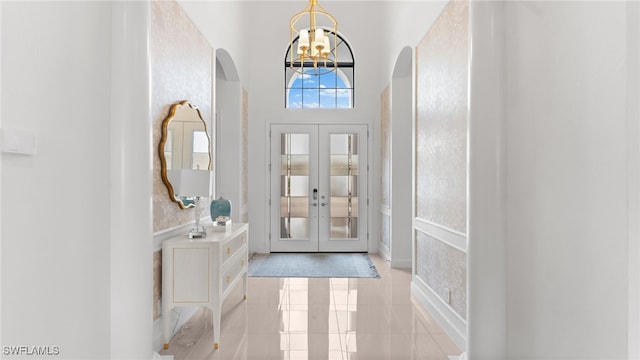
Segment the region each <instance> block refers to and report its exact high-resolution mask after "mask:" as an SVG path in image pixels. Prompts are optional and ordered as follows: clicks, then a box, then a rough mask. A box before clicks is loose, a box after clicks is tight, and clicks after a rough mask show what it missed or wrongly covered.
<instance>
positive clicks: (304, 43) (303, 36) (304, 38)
mask: <svg viewBox="0 0 640 360" xmlns="http://www.w3.org/2000/svg"><path fill="white" fill-rule="evenodd" d="M298 44H299V47H300V48H302V49H303V50H306V48H309V31H308V30H307V29H302V30H300V40H299V41H298Z"/></svg>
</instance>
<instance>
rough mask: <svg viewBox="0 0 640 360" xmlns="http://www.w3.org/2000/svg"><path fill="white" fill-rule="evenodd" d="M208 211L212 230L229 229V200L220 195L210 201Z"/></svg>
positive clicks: (223, 230)
mask: <svg viewBox="0 0 640 360" xmlns="http://www.w3.org/2000/svg"><path fill="white" fill-rule="evenodd" d="M210 211H211V220H213V231H217V232H225V231H227V230H229V229H231V201H229V200H227V199H225V198H223V197H222V196H220V197H219V198H218V199H217V200H212V201H211V208H210Z"/></svg>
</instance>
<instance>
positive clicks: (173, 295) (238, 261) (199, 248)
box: [162, 224, 249, 349]
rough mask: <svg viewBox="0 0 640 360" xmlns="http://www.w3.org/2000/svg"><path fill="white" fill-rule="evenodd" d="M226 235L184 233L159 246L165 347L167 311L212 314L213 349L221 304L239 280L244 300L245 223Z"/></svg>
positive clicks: (167, 343)
mask: <svg viewBox="0 0 640 360" xmlns="http://www.w3.org/2000/svg"><path fill="white" fill-rule="evenodd" d="M229 226H230V229H228V230H227V231H226V232H214V231H213V229H211V228H208V229H207V237H206V238H199V239H189V237H188V236H187V235H186V234H185V235H183V236H177V237H174V238H171V239H167V240H165V241H164V242H163V243H162V322H163V337H164V338H163V340H164V348H165V349H168V348H169V340H170V336H171V334H170V331H169V322H170V321H169V319H170V313H171V310H172V309H173V308H174V307H179V306H194V307H195V306H205V307H207V308H209V309H211V312H212V313H213V346H214V348H216V349H217V348H218V346H219V343H220V312H221V309H222V302H223V301H224V300H225V299H226V297H227V296H228V295H229V293H230V292H231V290H232V289H233V288H234V287H235V285H236V284H237V283H238V282H239V281H240V280H241V279H242V282H243V286H244V299H246V298H247V262H248V240H249V225H248V224H231V225H229Z"/></svg>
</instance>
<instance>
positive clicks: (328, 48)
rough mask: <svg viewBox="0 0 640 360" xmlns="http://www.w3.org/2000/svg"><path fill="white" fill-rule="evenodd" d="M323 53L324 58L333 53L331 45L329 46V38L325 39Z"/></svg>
mask: <svg viewBox="0 0 640 360" xmlns="http://www.w3.org/2000/svg"><path fill="white" fill-rule="evenodd" d="M321 52H322V56H324V57H325V58H326V57H327V55H329V53H330V52H331V45H330V44H329V37H328V36H325V37H324V48H323V49H322V51H321ZM325 61H326V60H325Z"/></svg>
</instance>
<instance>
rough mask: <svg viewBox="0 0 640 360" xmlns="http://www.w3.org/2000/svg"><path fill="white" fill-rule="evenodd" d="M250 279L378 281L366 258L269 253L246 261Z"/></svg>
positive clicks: (325, 254)
mask: <svg viewBox="0 0 640 360" xmlns="http://www.w3.org/2000/svg"><path fill="white" fill-rule="evenodd" d="M249 276H254V277H307V278H313V277H324V278H377V279H379V278H380V274H378V270H376V267H375V266H374V265H373V262H371V258H369V255H367V254H363V253H286V254H283V253H271V254H260V255H255V256H254V257H252V258H251V259H250V260H249Z"/></svg>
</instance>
